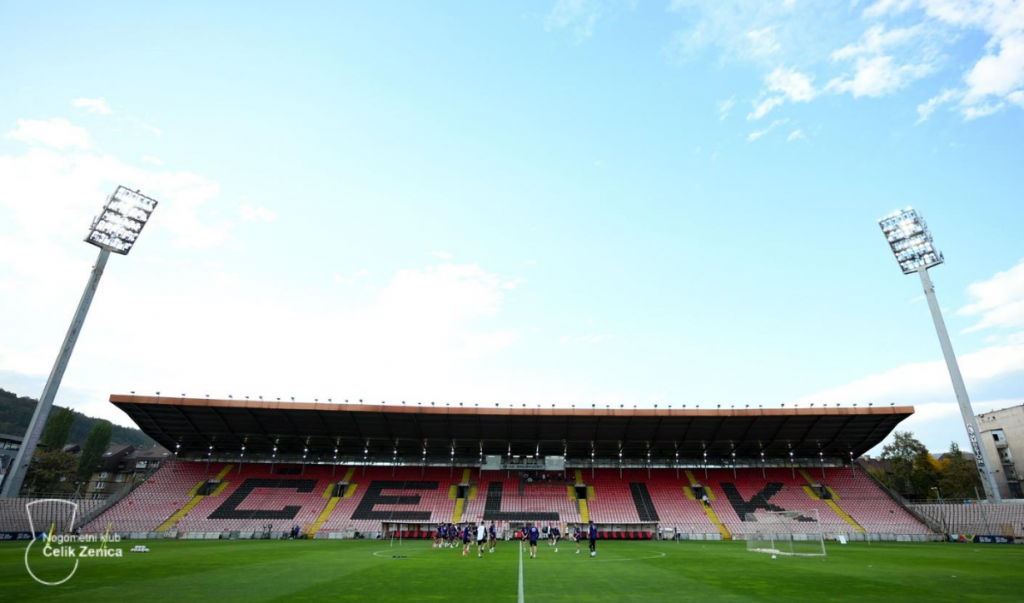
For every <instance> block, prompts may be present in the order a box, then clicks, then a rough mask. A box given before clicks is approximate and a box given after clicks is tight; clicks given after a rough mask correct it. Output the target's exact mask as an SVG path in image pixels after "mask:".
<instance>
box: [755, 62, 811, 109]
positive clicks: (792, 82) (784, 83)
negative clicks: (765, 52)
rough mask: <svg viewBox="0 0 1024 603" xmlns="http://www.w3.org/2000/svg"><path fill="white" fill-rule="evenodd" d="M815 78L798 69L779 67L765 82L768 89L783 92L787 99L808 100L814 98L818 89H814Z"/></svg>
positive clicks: (794, 100) (795, 100)
mask: <svg viewBox="0 0 1024 603" xmlns="http://www.w3.org/2000/svg"><path fill="white" fill-rule="evenodd" d="M813 80H814V78H813V77H811V76H808V75H805V74H803V73H800V72H799V71H797V70H796V69H784V68H783V67H778V68H776V69H775V71H772V72H771V73H769V74H768V77H766V78H765V83H766V84H767V85H768V90H770V91H772V92H781V93H782V94H783V95H784V96H785V97H786V98H787V99H789V100H790V101H793V102H804V103H805V102H808V101H811V100H814V97H815V96H817V95H818V91H817V90H815V89H814V85H813V83H812V82H813Z"/></svg>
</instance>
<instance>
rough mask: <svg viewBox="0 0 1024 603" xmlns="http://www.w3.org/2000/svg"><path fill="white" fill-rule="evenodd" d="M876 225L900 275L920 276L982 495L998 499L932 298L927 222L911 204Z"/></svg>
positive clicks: (936, 256)
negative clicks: (901, 271)
mask: <svg viewBox="0 0 1024 603" xmlns="http://www.w3.org/2000/svg"><path fill="white" fill-rule="evenodd" d="M878 225H879V226H880V227H881V228H882V234H884V235H885V237H886V239H887V240H888V241H889V246H890V247H891V248H892V252H893V255H894V256H896V261H897V262H899V265H900V268H901V269H902V270H903V274H911V273H913V272H916V273H917V274H918V276H920V277H921V286H922V287H923V288H924V295H925V298H926V299H927V300H928V309H929V310H931V314H932V321H934V323H935V332H936V334H937V335H938V336H939V345H940V346H941V347H942V355H943V357H944V358H945V359H946V368H947V369H948V370H949V378H950V380H951V381H952V382H953V392H954V393H955V394H956V401H957V403H958V404H959V406H960V415H961V416H962V417H963V421H964V426H965V427H966V429H967V437H968V439H970V441H971V449H972V450H973V451H974V459H975V462H976V463H977V464H978V473H980V474H981V483H982V486H984V488H985V496H986V498H988V500H990V501H993V502H1001V500H1002V497H1001V496H1000V494H999V487H998V486H997V485H996V480H995V476H994V475H993V474H992V464H991V463H990V462H989V458H988V452H986V450H985V446H984V445H983V444H982V443H981V441H980V440H979V438H980V437H981V431H980V430H979V429H978V420H977V418H976V417H975V415H974V409H973V408H971V399H970V398H969V397H968V396H967V386H965V385H964V378H963V375H961V374H960V365H959V364H958V363H957V361H956V354H954V353H953V344H952V342H950V340H949V333H948V332H947V331H946V322H945V321H944V320H943V319H942V310H941V309H940V308H939V300H938V299H937V298H936V297H935V286H934V285H933V284H932V280H931V278H929V276H928V269H929V268H931V267H932V266H938V265H939V264H941V263H943V262H944V261H945V258H944V257H943V255H942V252H940V251H938V250H937V249H935V246H934V245H933V243H932V235H931V232H930V231H929V230H928V224H927V223H926V222H925V221H924V218H923V217H922V216H921V214H920V213H919V212H917V211H915V210H914V208H912V207H908V208H906V209H905V210H899V211H895V212H893V213H891V214H889V215H887V216H885V217H884V218H882V219H881V220H879V221H878Z"/></svg>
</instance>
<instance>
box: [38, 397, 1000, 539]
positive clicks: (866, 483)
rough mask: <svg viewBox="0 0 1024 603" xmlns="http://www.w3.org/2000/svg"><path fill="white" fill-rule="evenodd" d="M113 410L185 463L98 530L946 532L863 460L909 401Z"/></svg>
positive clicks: (725, 535) (122, 502)
mask: <svg viewBox="0 0 1024 603" xmlns="http://www.w3.org/2000/svg"><path fill="white" fill-rule="evenodd" d="M111 402H112V403H114V404H115V405H117V406H118V407H120V408H121V409H123V410H124V411H125V412H127V413H128V414H129V415H130V416H131V417H132V418H133V419H134V420H135V421H136V422H137V423H138V424H139V426H140V427H141V428H142V429H143V430H144V431H145V432H146V433H147V434H148V435H150V436H151V437H153V438H154V439H156V440H157V441H158V442H159V443H160V444H162V445H163V446H165V447H167V448H168V449H170V450H174V451H175V452H176V455H175V460H172V461H169V462H166V463H164V464H163V466H162V467H160V468H159V469H158V470H156V471H155V472H154V473H152V474H150V475H149V477H148V479H147V480H145V481H144V482H143V483H141V484H139V485H137V486H136V487H135V488H134V489H133V490H131V491H130V492H127V493H126V494H125V495H124V496H123V497H122V498H120V499H112V500H111V501H110V502H109V503H108V504H107V506H106V507H97V505H99V504H103V503H102V502H100V501H89V508H87V509H86V508H83V509H82V511H80V513H79V516H78V520H79V524H80V525H81V526H82V527H83V528H84V530H85V531H86V532H102V531H106V530H107V529H108V528H109V529H111V530H113V531H115V532H117V533H121V534H124V535H127V536H134V537H157V538H163V537H179V538H222V537H229V538H260V537H276V536H279V535H281V534H284V533H287V532H289V531H290V530H291V529H292V528H293V527H294V526H298V527H299V529H300V531H301V532H302V533H303V534H305V535H306V536H308V537H313V538H352V537H357V536H359V537H370V538H373V537H381V536H384V535H387V534H389V533H391V532H393V531H399V533H401V534H416V535H426V534H428V533H430V532H431V531H432V529H433V527H434V526H436V525H437V524H438V523H445V522H452V523H460V522H479V521H485V522H491V521H494V522H495V523H496V524H497V525H498V526H499V529H501V530H502V531H503V533H511V532H512V531H514V530H515V529H516V528H518V527H519V526H521V525H523V524H524V523H527V522H538V523H542V524H545V525H547V524H551V525H554V524H559V525H562V526H563V528H564V527H565V526H567V525H569V524H574V523H579V522H588V521H594V522H596V523H597V524H598V525H599V527H600V529H601V530H602V532H603V533H605V534H607V537H627V538H658V537H661V538H669V537H671V538H674V539H686V540H729V539H744V538H745V537H746V535H747V534H748V532H749V524H747V523H746V522H744V520H743V519H742V518H744V517H748V516H749V515H750V514H756V513H777V512H780V511H787V510H793V509H802V510H813V511H816V515H817V517H819V518H820V519H819V521H820V524H821V525H820V529H821V531H822V532H823V533H825V534H827V535H828V536H827V537H829V538H833V537H837V536H838V535H840V534H842V535H844V536H845V537H846V538H847V539H848V540H863V539H871V540H925V539H928V538H930V537H932V536H933V535H934V531H933V530H932V529H930V528H929V526H928V525H927V524H928V518H931V517H932V515H931V514H930V513H929V512H927V511H916V510H913V509H910V510H908V509H907V508H905V507H904V506H902V504H901V503H900V502H898V501H897V500H894V499H893V498H891V497H890V496H889V495H888V494H887V493H886V492H885V491H884V490H883V489H882V488H881V487H880V486H879V485H878V484H877V483H876V482H875V481H874V480H873V478H871V477H870V476H869V475H868V474H867V473H866V472H864V471H863V470H861V469H860V468H859V467H858V466H856V465H855V464H853V463H852V459H854V458H855V457H856V456H859V455H860V454H861V453H863V452H865V451H866V450H868V449H870V448H871V447H873V446H874V445H876V444H877V443H878V442H879V441H881V440H882V439H883V438H884V437H885V436H886V435H888V433H889V432H890V431H891V430H892V429H893V428H894V427H895V426H896V425H897V424H898V423H899V422H900V421H901V420H903V419H905V418H906V417H908V416H910V414H911V413H912V412H913V409H912V408H907V407H890V408H884V409H874V408H867V409H845V408H844V409H840V408H829V409H818V410H814V409H791V410H782V409H770V410H769V409H757V410H751V409H743V410H734V409H730V410H719V409H716V410H700V409H663V410H634V409H596V408H592V409H585V410H576V409H573V410H565V409H561V410H557V409H551V410H542V409H525V408H522V409H502V408H495V409H483V408H478V407H473V408H468V407H456V408H453V407H447V406H446V407H443V408H439V407H436V406H427V407H425V406H423V405H416V406H411V405H400V406H397V407H396V406H387V405H383V404H381V405H364V404H334V403H328V404H315V405H314V404H308V403H307V404H304V403H282V402H262V401H261V402H251V401H239V400H208V399H202V400H199V399H187V398H181V399H169V398H158V397H156V398H154V397H142V396H134V395H133V396H119V395H114V396H111ZM22 515H23V513H22ZM922 520H924V521H922ZM1010 523H1012V520H1011V521H1010ZM934 525H936V524H933V526H934Z"/></svg>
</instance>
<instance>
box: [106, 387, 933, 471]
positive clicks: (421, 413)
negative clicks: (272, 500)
mask: <svg viewBox="0 0 1024 603" xmlns="http://www.w3.org/2000/svg"><path fill="white" fill-rule="evenodd" d="M110 401H111V403H113V404H114V405H116V406H117V407H118V408H120V409H121V410H123V411H125V412H126V413H128V416H130V417H131V418H132V420H134V421H135V423H136V424H137V425H138V426H139V428H141V429H142V430H143V431H144V432H146V434H147V435H149V436H150V437H151V438H153V439H154V440H156V441H157V442H159V443H160V444H161V445H162V446H164V447H166V448H167V449H168V450H171V451H174V450H176V446H177V445H180V448H178V450H179V452H181V453H182V454H196V453H205V452H206V451H207V450H209V449H210V447H211V446H212V447H213V450H214V452H215V453H217V454H237V453H238V452H239V451H240V450H241V448H242V446H243V445H244V446H245V451H246V457H247V458H251V457H252V456H260V455H266V456H269V455H270V453H271V451H272V450H273V448H274V447H275V446H276V447H277V453H278V456H279V458H284V457H292V458H294V457H295V456H297V455H301V454H302V453H303V451H304V449H308V455H309V458H310V460H318V459H320V460H329V459H330V458H332V457H333V454H334V450H335V448H337V449H338V454H339V455H340V456H341V457H349V458H351V457H353V456H363V455H364V454H366V455H368V456H369V458H370V459H378V460H380V459H384V458H387V459H391V458H392V457H393V455H394V454H395V451H396V450H397V455H398V457H399V460H404V461H418V460H421V459H422V458H423V451H424V449H426V451H427V456H428V457H429V459H430V460H442V459H448V458H450V456H451V453H452V452H453V451H454V453H455V456H457V457H460V458H466V457H469V456H478V455H479V454H480V453H481V452H482V453H483V454H500V455H507V454H508V453H509V452H511V453H512V454H513V455H531V454H535V453H539V454H540V455H542V456H543V455H563V454H564V455H566V456H567V457H568V458H569V459H581V458H590V456H591V454H593V455H594V456H595V457H596V458H598V459H616V458H618V456H619V453H620V452H621V453H622V456H623V458H624V459H641V458H646V457H647V455H648V453H650V455H651V458H652V459H671V458H674V457H675V455H676V453H678V454H679V458H681V459H694V458H700V457H702V455H703V453H704V452H705V451H707V453H708V457H709V458H710V459H715V458H727V457H730V455H731V454H732V453H733V452H735V453H736V456H737V458H759V457H760V454H761V453H762V452H764V454H765V457H766V458H788V457H789V454H790V452H793V454H794V456H796V457H803V458H807V457H817V456H818V454H819V453H823V454H824V455H825V456H829V457H843V458H848V456H849V454H850V453H853V455H854V456H859V455H861V454H863V453H864V452H866V451H868V450H870V449H871V448H873V447H874V446H875V445H877V444H878V443H879V442H881V441H882V439H883V438H885V436H887V435H888V434H889V433H890V432H891V431H892V430H893V429H894V428H895V427H896V425H898V424H899V423H900V421H902V420H903V419H906V418H907V417H909V416H910V415H911V414H913V412H914V408H913V407H912V406H886V407H869V408H792V409H789V408H786V409H780V408H764V409H761V408H758V409H728V410H726V409H714V410H710V409H623V408H619V409H601V408H590V409H564V408H557V409H556V408H551V409H544V408H484V407H477V406H458V407H455V406H444V407H440V406H422V405H401V404H399V405H394V404H386V405H385V404H365V405H364V404H325V403H309V402H264V401H253V400H213V399H206V398H202V399H197V398H166V397H149V396H135V395H128V396H125V395H117V394H115V395H112V396H110ZM364 451H365V452H364Z"/></svg>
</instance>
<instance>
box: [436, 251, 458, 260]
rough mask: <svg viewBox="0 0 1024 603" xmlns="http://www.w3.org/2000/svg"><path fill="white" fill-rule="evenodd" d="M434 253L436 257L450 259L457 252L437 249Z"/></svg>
mask: <svg viewBox="0 0 1024 603" xmlns="http://www.w3.org/2000/svg"><path fill="white" fill-rule="evenodd" d="M433 255H434V257H435V258H438V259H442V260H450V259H452V258H454V257H455V254H453V253H450V252H447V251H435V252H434V254H433Z"/></svg>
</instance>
